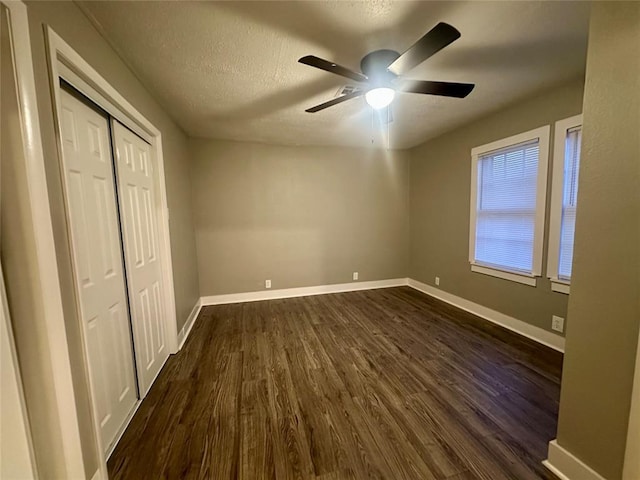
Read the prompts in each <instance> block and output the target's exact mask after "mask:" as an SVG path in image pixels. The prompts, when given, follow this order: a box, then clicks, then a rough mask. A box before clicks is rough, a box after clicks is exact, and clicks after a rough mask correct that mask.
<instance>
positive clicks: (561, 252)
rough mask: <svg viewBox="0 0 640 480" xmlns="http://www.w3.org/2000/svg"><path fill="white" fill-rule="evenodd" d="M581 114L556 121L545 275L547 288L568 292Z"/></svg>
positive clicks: (576, 191) (571, 259)
mask: <svg viewBox="0 0 640 480" xmlns="http://www.w3.org/2000/svg"><path fill="white" fill-rule="evenodd" d="M581 141H582V115H576V116H575V117H571V118H567V119H565V120H560V121H559V122H556V128H555V139H554V148H553V183H552V187H551V221H550V223H549V256H548V258H547V275H548V276H549V278H550V279H551V288H552V289H553V290H555V291H556V292H562V293H569V284H570V282H571V265H572V261H573V233H574V230H575V225H576V205H577V203H576V202H577V198H578V173H579V170H580V144H581Z"/></svg>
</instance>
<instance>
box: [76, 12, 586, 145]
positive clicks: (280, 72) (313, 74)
mask: <svg viewBox="0 0 640 480" xmlns="http://www.w3.org/2000/svg"><path fill="white" fill-rule="evenodd" d="M81 7H82V9H83V10H84V11H85V13H86V14H87V15H88V16H89V17H90V18H92V21H93V22H94V23H95V24H96V25H97V26H98V27H99V28H100V29H101V30H102V32H103V33H104V35H105V36H106V37H107V38H108V39H109V41H110V42H111V43H112V45H113V46H114V48H115V49H116V50H117V51H118V52H119V54H120V55H121V56H122V57H123V58H124V59H125V61H126V62H127V63H128V64H129V65H130V67H131V68H132V69H133V71H134V72H135V73H136V74H137V76H138V77H139V78H140V79H141V80H142V81H143V83H144V84H145V85H146V86H147V87H148V88H149V90H150V91H151V92H152V93H153V94H154V96H155V97H156V98H157V99H158V100H159V101H160V103H161V104H162V105H163V106H164V107H165V109H166V110H167V111H168V112H170V114H171V115H172V116H173V118H174V119H175V120H176V121H177V122H178V123H179V124H180V125H181V126H182V128H183V129H184V130H185V131H186V132H187V133H188V134H189V135H190V136H194V137H209V138H222V139H233V140H242V141H253V142H265V143H276V144H286V145H299V144H303V145H348V146H363V145H370V144H371V142H372V138H376V137H379V136H380V135H381V134H380V130H381V127H380V126H375V129H374V127H373V126H372V113H371V109H370V108H369V107H367V106H366V104H365V102H364V99H363V98H358V99H354V100H350V101H348V102H345V103H343V104H341V105H338V106H335V107H331V108H329V109H327V110H323V111H321V112H318V113H314V114H312V113H306V112H305V111H304V110H305V108H309V107H311V106H313V105H316V104H318V103H322V102H324V101H327V100H330V99H331V98H333V97H334V96H335V94H336V92H337V91H338V89H339V88H340V87H342V86H344V85H347V84H353V83H354V82H350V81H349V80H347V79H344V78H342V77H338V76H335V75H332V74H330V73H326V72H323V71H321V70H317V69H315V68H312V67H309V66H306V65H302V64H299V63H297V60H298V58H300V57H302V56H304V55H316V56H319V57H322V58H325V59H327V60H331V61H334V62H336V63H339V64H342V65H344V66H346V67H349V68H351V69H353V70H356V71H359V64H360V59H361V58H362V57H363V56H364V55H365V54H367V53H368V52H370V51H372V50H377V49H380V48H388V49H393V50H397V51H399V52H403V51H404V50H406V49H407V48H408V47H410V46H411V45H412V44H413V43H414V42H415V41H416V40H418V39H419V38H420V37H421V36H422V35H423V34H424V33H426V32H427V31H428V30H430V29H431V28H432V27H433V26H434V25H435V24H437V23H438V22H441V21H443V22H447V23H450V24H452V25H453V26H455V27H456V28H457V29H458V30H460V32H461V33H462V37H461V38H460V39H459V40H457V41H456V42H454V43H453V44H451V45H450V46H448V47H446V48H445V49H444V50H442V51H440V52H439V53H437V54H436V55H434V56H433V57H431V58H430V59H428V60H427V61H426V62H424V63H423V64H421V65H420V66H418V67H416V68H415V69H414V70H413V71H411V72H410V74H409V75H408V77H410V78H415V79H422V80H441V81H454V82H468V83H475V84H476V88H475V90H474V91H473V92H472V93H471V94H470V95H469V96H468V97H467V98H466V99H455V98H443V97H435V96H428V95H417V94H401V95H400V96H399V97H398V98H397V99H396V100H395V101H394V104H393V116H394V121H393V123H391V125H390V138H391V141H390V145H391V147H392V148H407V147H412V146H415V145H417V144H420V143H422V142H423V141H425V140H427V139H429V138H432V137H434V136H436V135H438V134H440V133H443V132H444V131H447V130H450V129H453V128H455V127H456V126H459V125H462V124H464V123H467V122H469V121H470V120H472V119H475V118H479V117H481V116H483V115H486V114H487V113H489V112H491V111H495V110H497V109H499V108H501V107H503V106H505V105H508V104H510V103H513V102H514V101H516V100H518V99H520V98H523V97H526V96H529V95H532V94H534V93H536V92H538V91H540V90H542V89H544V88H547V87H549V86H552V85H554V84H559V83H562V82H565V81H569V80H571V79H575V78H579V77H581V76H584V68H585V57H586V45H587V33H588V19H589V4H588V3H586V2H559V1H557V2H552V1H539V2H538V1H536V2H516V1H513V2H482V1H475V2H455V1H451V2H404V1H403V2H390V1H386V0H369V1H366V2H352V1H340V2H302V1H300V2H231V1H228V2H93V1H88V2H82V3H81ZM374 125H375V124H374ZM376 132H377V133H376ZM376 143H377V142H376Z"/></svg>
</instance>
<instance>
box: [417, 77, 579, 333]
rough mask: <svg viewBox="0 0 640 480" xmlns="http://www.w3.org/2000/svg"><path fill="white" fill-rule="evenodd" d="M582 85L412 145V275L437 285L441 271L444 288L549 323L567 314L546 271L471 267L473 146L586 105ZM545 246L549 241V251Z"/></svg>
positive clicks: (544, 325)
mask: <svg viewBox="0 0 640 480" xmlns="http://www.w3.org/2000/svg"><path fill="white" fill-rule="evenodd" d="M582 89H583V85H582V81H581V80H576V81H574V82H572V83H569V84H566V85H563V86H561V87H559V88H556V89H553V90H549V91H546V92H544V93H543V94H540V95H538V96H535V97H533V98H530V99H528V100H525V101H523V102H520V103H518V104H516V105H513V106H512V107H510V108H507V109H505V110H502V111H499V112H497V113H494V114H492V115H489V116H487V117H484V118H482V119H481V120H478V121H476V122H473V123H471V124H469V125H466V126H464V127H461V128H458V129H457V130H454V131H452V132H449V133H446V134H444V135H442V136H440V137H438V138H436V139H433V140H430V141H428V142H427V143H424V144H423V145H421V146H419V147H417V148H415V149H413V150H411V166H410V178H411V188H410V191H411V202H410V212H411V213H410V217H411V242H410V249H411V253H410V258H411V267H410V269H409V273H410V276H411V278H414V279H416V280H419V281H421V282H424V283H426V284H429V285H434V286H435V282H434V279H435V277H436V276H438V277H440V286H439V287H438V288H440V289H442V290H445V291H447V292H450V293H453V294H454V295H458V296H460V297H462V298H465V299H467V300H471V301H473V302H476V303H479V304H481V305H484V306H486V307H489V308H492V309H494V310H497V311H499V312H502V313H505V314H507V315H511V316H513V317H515V318H517V319H520V320H523V321H525V322H528V323H530V324H532V325H535V326H537V327H540V328H544V329H546V330H551V316H552V315H559V316H561V317H565V316H566V311H567V296H566V295H564V294H561V293H556V292H552V291H551V286H550V282H549V281H548V280H547V279H546V278H545V277H544V276H543V278H541V279H538V286H537V287H530V286H528V285H522V284H519V283H515V282H511V281H509V280H502V279H499V278H494V277H490V276H487V275H483V274H480V273H473V272H471V269H470V266H469V212H470V207H469V205H470V193H469V192H470V184H471V149H472V148H473V147H477V146H480V145H484V144H487V143H490V142H493V141H495V140H500V139H502V138H506V137H509V136H511V135H515V134H518V133H522V132H526V131H528V130H531V129H534V128H537V127H540V126H542V125H552V126H553V123H554V122H555V121H557V120H560V119H563V118H567V117H570V116H572V115H576V114H578V113H580V112H581V108H582ZM552 131H553V128H552ZM549 166H550V167H551V165H549ZM549 173H551V168H549ZM550 188H551V182H549V185H548V192H550ZM547 198H550V197H549V195H547ZM548 203H549V202H548ZM548 203H547V209H548V208H549V204H548ZM548 218H549V215H547V216H546V225H547V228H546V230H545V231H546V232H548ZM545 239H546V237H545ZM545 243H546V242H545ZM546 251H547V245H546V244H545V246H544V252H545V253H544V258H545V259H546ZM545 263H546V262H545ZM545 266H546V265H545Z"/></svg>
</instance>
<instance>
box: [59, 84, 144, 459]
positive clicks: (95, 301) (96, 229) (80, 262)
mask: <svg viewBox="0 0 640 480" xmlns="http://www.w3.org/2000/svg"><path fill="white" fill-rule="evenodd" d="M60 95H61V97H60V100H61V108H62V110H61V115H60V118H61V125H60V129H61V135H62V139H61V140H62V149H63V165H64V179H65V187H66V188H65V191H66V202H67V212H68V216H69V224H70V236H71V243H72V250H73V267H74V273H75V281H76V289H77V292H78V296H79V299H78V300H79V303H80V310H81V317H82V322H83V328H84V336H85V346H86V349H87V355H88V357H89V369H90V381H91V387H92V394H93V398H94V408H95V409H96V414H97V419H98V423H99V428H100V435H101V439H102V446H103V448H104V450H105V451H108V450H109V448H110V446H111V444H112V443H113V442H114V441H115V439H116V437H117V436H118V434H119V433H120V431H121V430H122V428H123V427H124V424H125V422H126V420H127V418H128V416H129V415H130V414H131V412H132V410H133V408H134V405H135V403H136V400H137V390H136V380H135V367H134V359H133V351H132V339H131V327H130V321H129V309H128V305H127V295H126V286H125V285H126V284H125V276H124V269H123V263H122V247H121V240H120V228H119V222H118V206H117V199H116V192H115V181H114V172H113V160H112V154H111V142H110V135H109V120H108V118H107V117H105V116H103V115H102V114H100V113H98V112H97V111H96V110H94V109H93V108H91V107H89V106H88V105H86V104H85V103H84V102H82V101H81V100H79V99H77V98H76V97H75V96H73V95H72V94H70V93H68V92H67V91H65V90H62V89H61V90H60Z"/></svg>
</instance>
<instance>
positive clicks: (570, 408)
mask: <svg viewBox="0 0 640 480" xmlns="http://www.w3.org/2000/svg"><path fill="white" fill-rule="evenodd" d="M579 182H580V183H579V204H578V213H577V220H576V222H577V223H576V241H575V251H574V267H573V279H572V286H571V297H570V299H569V317H570V320H571V323H570V324H569V329H568V332H567V340H566V342H567V343H566V355H565V362H564V373H563V378H562V393H561V399H560V417H559V426H558V443H559V444H560V446H562V447H564V448H565V449H567V450H568V451H569V452H571V453H572V454H574V455H575V456H577V457H578V458H580V459H581V460H582V461H584V462H585V463H587V465H589V466H590V467H592V468H593V469H595V470H596V471H597V472H599V473H600V474H601V475H603V476H604V477H605V478H608V479H610V480H614V479H620V478H621V475H622V464H623V458H624V451H625V442H626V438H627V424H628V420H629V406H630V399H631V390H632V384H633V375H634V368H635V367H634V365H635V355H636V346H637V342H638V328H639V325H640V273H639V272H640V3H637V2H630V3H618V2H611V3H608V2H604V3H596V4H594V5H593V8H592V10H591V26H590V32H589V51H588V56H587V75H586V82H585V93H584V130H583V147H582V160H581V166H580V179H579Z"/></svg>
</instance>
